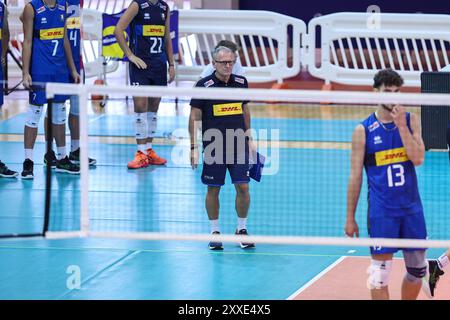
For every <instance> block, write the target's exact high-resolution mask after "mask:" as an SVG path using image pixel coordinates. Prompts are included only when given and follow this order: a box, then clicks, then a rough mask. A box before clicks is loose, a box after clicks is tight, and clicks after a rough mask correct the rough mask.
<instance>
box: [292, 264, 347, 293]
mask: <svg viewBox="0 0 450 320" xmlns="http://www.w3.org/2000/svg"><path fill="white" fill-rule="evenodd" d="M347 257H348V256H341V257H340V258H339V259H337V260H336V261H335V262H333V263H332V264H330V265H329V266H328V267H327V268H325V269H324V270H322V271H321V272H320V273H319V274H317V275H316V276H315V277H314V278H312V279H311V280H309V281H308V282H307V283H306V284H304V285H303V286H302V287H300V289H298V290H297V291H295V292H294V293H293V294H291V295H290V296H289V297H288V298H287V299H286V300H293V299H294V298H295V297H296V296H298V295H299V294H300V293H302V292H303V291H305V290H306V289H307V288H309V287H310V286H311V285H313V284H314V283H315V282H316V281H317V280H319V279H320V278H321V277H322V276H324V275H325V274H326V273H327V272H329V271H330V270H331V269H333V268H334V267H335V266H337V265H338V264H339V263H341V262H342V261H344V259H345V258H347Z"/></svg>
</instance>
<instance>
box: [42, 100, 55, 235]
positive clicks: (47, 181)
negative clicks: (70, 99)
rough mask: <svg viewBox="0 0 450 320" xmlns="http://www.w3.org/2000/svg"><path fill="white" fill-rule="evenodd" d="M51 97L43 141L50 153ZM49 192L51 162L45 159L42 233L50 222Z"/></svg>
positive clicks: (50, 186)
mask: <svg viewBox="0 0 450 320" xmlns="http://www.w3.org/2000/svg"><path fill="white" fill-rule="evenodd" d="M52 108H53V98H50V99H47V135H46V138H45V141H46V143H47V147H46V153H47V154H50V152H52V144H53V143H52V142H53V126H52V123H53V114H52ZM51 193H52V164H51V161H47V165H46V176H45V213H44V228H43V230H42V235H43V236H45V233H46V232H47V231H48V226H49V223H50V209H51Z"/></svg>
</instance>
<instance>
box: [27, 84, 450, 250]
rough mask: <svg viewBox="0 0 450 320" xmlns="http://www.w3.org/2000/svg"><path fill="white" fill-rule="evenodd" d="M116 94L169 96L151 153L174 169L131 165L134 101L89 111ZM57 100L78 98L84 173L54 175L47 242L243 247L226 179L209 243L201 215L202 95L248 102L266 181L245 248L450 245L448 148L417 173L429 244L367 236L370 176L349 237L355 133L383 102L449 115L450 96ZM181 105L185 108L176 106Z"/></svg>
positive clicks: (133, 90)
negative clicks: (196, 126)
mask: <svg viewBox="0 0 450 320" xmlns="http://www.w3.org/2000/svg"><path fill="white" fill-rule="evenodd" d="M111 93H114V94H124V95H126V96H130V97H131V96H136V97H163V102H162V103H161V105H160V108H159V111H158V115H159V116H158V127H157V130H156V134H155V137H154V141H153V149H154V150H155V151H156V152H157V153H158V155H160V156H161V157H163V158H165V159H167V160H168V161H167V164H165V165H163V166H160V165H150V166H148V167H146V168H141V169H136V170H132V169H128V168H127V162H129V161H130V160H131V159H132V158H133V157H134V154H135V152H136V150H137V147H136V142H135V141H136V140H135V135H134V131H133V121H134V115H133V107H132V102H130V105H128V106H125V105H124V106H123V108H124V112H123V114H114V113H108V110H107V109H106V111H103V113H100V114H99V113H95V112H93V111H92V110H94V109H95V102H92V101H90V97H91V96H92V95H100V96H104V95H108V94H111ZM58 94H65V95H78V96H79V100H80V106H81V108H80V150H81V152H80V168H81V169H80V175H79V176H72V175H66V176H64V175H60V174H58V173H55V172H53V171H51V172H50V174H51V175H52V177H51V178H50V179H51V181H53V184H52V185H51V186H47V187H49V188H50V189H49V201H50V203H49V205H48V209H47V212H45V214H44V215H43V216H39V218H40V219H41V220H42V221H43V222H44V221H45V223H43V224H44V228H43V234H44V235H45V237H47V238H49V239H55V238H67V237H102V238H123V239H139V240H174V241H180V240H181V241H203V242H208V241H223V242H225V243H229V242H242V241H244V240H243V238H242V236H239V235H235V231H236V227H237V213H236V206H237V205H239V204H237V203H236V190H235V187H234V186H233V184H232V181H231V179H230V176H229V173H227V175H226V179H225V185H224V186H223V187H222V188H221V191H220V194H219V199H220V208H219V226H220V230H221V234H220V235H211V231H210V224H209V220H208V216H207V213H206V208H205V199H206V195H207V186H206V185H204V184H202V182H201V172H202V167H203V163H202V161H203V157H200V164H199V166H198V168H197V169H195V170H194V169H192V167H191V159H190V155H191V149H190V146H191V144H190V139H189V131H188V123H189V110H190V107H189V101H190V99H191V98H195V99H206V100H207V99H211V100H220V101H237V100H242V101H250V102H249V104H248V108H249V110H250V114H251V119H252V120H251V128H252V136H253V140H254V143H255V145H256V147H257V150H258V152H259V153H260V154H262V155H263V156H264V157H265V163H264V168H263V170H262V178H261V181H260V182H256V181H254V180H251V182H250V183H249V194H250V208H249V211H248V220H247V226H246V228H247V230H248V232H249V234H250V235H249V236H248V237H245V242H254V243H256V245H258V244H264V243H270V244H286V245H287V244H289V245H303V244H310V245H337V246H385V247H401V248H408V247H409V248H424V247H429V248H431V247H435V248H446V247H450V230H449V228H448V226H449V225H450V216H449V215H448V212H449V209H450V198H449V197H448V190H450V179H449V175H450V172H449V169H450V166H449V158H448V153H447V150H446V149H445V148H443V149H441V150H435V149H433V150H427V151H426V156H425V161H424V163H423V164H422V165H421V166H419V167H416V172H417V178H418V186H419V191H420V195H421V199H422V203H423V208H424V213H425V220H426V225H427V233H428V239H427V240H413V239H383V238H381V239H380V238H375V239H374V238H372V239H371V238H369V237H368V229H367V210H368V201H367V189H368V187H367V180H366V176H365V173H363V177H364V179H363V183H362V187H361V195H360V198H359V202H358V206H357V211H356V215H355V217H356V221H357V223H358V225H359V235H360V237H359V238H358V239H355V238H348V237H346V236H345V235H344V227H345V222H346V209H347V204H346V201H347V200H346V199H347V187H348V182H349V176H350V164H351V162H350V161H351V159H350V153H351V140H352V134H353V131H354V129H355V127H356V125H357V124H359V123H360V122H361V121H362V120H364V119H365V118H367V117H368V116H369V115H370V114H371V113H373V112H374V111H375V110H376V108H377V105H380V104H401V105H404V106H406V108H407V111H408V112H410V113H414V114H416V115H417V116H418V118H419V119H420V118H421V112H422V109H423V108H422V107H423V106H428V107H429V108H442V107H443V106H445V107H448V106H449V105H450V95H448V94H431V93H396V94H392V93H374V92H344V91H335V92H327V91H302V90H270V91H268V90H266V89H232V88H183V87H158V86H151V87H146V86H141V87H131V86H111V85H109V86H96V85H67V84H54V83H53V84H48V85H47V97H48V98H49V99H51V98H52V97H53V96H54V95H58ZM176 98H179V99H181V101H184V103H183V102H182V103H180V105H179V106H178V107H177V108H175V107H174V101H175V99H176ZM111 110H113V109H111ZM424 121H427V120H426V119H423V117H422V122H424ZM198 134H199V135H201V133H198ZM200 138H201V137H200ZM68 141H69V140H68ZM68 144H69V142H68ZM200 151H202V150H201V146H200ZM203 151H205V150H203ZM88 157H93V158H96V160H97V164H96V165H95V166H89V163H88V161H89V160H88ZM22 221H26V218H25V217H24V219H23V220H22Z"/></svg>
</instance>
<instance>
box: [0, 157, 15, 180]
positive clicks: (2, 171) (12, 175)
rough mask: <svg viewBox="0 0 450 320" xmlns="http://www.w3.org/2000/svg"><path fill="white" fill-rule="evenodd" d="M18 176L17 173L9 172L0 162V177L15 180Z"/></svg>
mask: <svg viewBox="0 0 450 320" xmlns="http://www.w3.org/2000/svg"><path fill="white" fill-rule="evenodd" d="M18 175H19V173H18V172H16V171H12V170H9V169H8V167H7V166H6V164H4V163H3V162H1V161H0V177H3V178H15V177H17V176H18Z"/></svg>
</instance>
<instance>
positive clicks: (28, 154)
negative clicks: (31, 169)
mask: <svg viewBox="0 0 450 320" xmlns="http://www.w3.org/2000/svg"><path fill="white" fill-rule="evenodd" d="M25 159H30V160H31V161H33V149H25Z"/></svg>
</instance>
